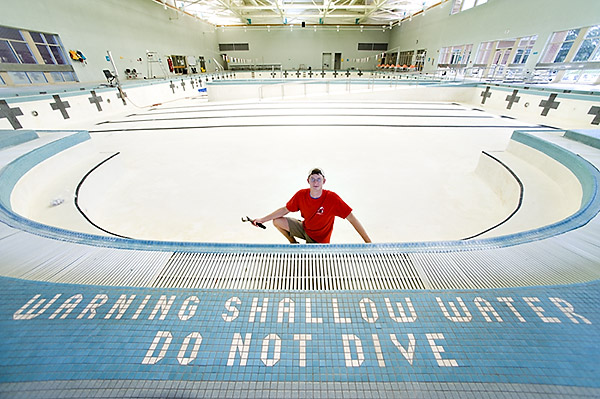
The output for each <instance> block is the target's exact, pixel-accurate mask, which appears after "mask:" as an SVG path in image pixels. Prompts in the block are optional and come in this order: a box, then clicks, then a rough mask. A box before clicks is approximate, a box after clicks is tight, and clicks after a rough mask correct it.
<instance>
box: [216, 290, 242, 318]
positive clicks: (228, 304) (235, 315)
mask: <svg viewBox="0 0 600 399" xmlns="http://www.w3.org/2000/svg"><path fill="white" fill-rule="evenodd" d="M232 302H235V303H236V304H238V305H241V304H242V301H240V298H238V297H237V296H234V297H233V298H229V299H228V300H227V302H225V309H227V310H228V311H229V312H233V314H232V315H228V314H227V313H223V314H221V317H222V318H223V320H225V321H226V322H228V323H229V322H232V321H234V320H235V319H237V318H238V316H239V315H240V311H239V309H238V308H236V307H235V306H233V305H232V304H231V303H232Z"/></svg>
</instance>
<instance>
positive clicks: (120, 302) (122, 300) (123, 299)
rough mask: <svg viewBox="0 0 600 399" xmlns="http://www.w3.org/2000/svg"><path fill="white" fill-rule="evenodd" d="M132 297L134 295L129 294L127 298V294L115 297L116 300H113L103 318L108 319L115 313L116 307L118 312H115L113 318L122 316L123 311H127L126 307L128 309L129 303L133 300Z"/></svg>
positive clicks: (133, 297)
mask: <svg viewBox="0 0 600 399" xmlns="http://www.w3.org/2000/svg"><path fill="white" fill-rule="evenodd" d="M134 299H135V295H131V296H130V297H129V299H127V295H125V294H123V295H121V296H120V297H119V299H117V302H115V304H114V305H113V307H112V308H111V309H110V312H108V313H107V314H106V316H104V318H105V319H110V318H111V317H112V315H113V314H114V313H115V311H116V310H117V309H118V310H119V313H117V317H115V319H117V320H119V319H120V318H121V317H123V315H124V314H125V312H127V309H129V306H130V305H131V302H133V300H134Z"/></svg>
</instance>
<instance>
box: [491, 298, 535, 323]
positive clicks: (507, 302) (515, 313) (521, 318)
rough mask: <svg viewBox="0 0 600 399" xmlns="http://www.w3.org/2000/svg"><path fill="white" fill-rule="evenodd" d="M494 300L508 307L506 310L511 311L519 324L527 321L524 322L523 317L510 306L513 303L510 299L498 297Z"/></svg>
mask: <svg viewBox="0 0 600 399" xmlns="http://www.w3.org/2000/svg"><path fill="white" fill-rule="evenodd" d="M496 299H497V300H498V301H500V302H502V303H504V304H505V305H506V306H508V308H509V309H510V310H511V312H513V314H514V315H515V316H517V319H519V321H520V322H521V323H526V322H527V320H525V318H524V317H523V316H521V313H519V311H518V310H517V309H516V308H515V306H514V305H513V304H512V303H513V302H514V300H513V299H512V298H511V297H498V298H496Z"/></svg>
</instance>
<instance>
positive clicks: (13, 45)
mask: <svg viewBox="0 0 600 399" xmlns="http://www.w3.org/2000/svg"><path fill="white" fill-rule="evenodd" d="M0 61H2V62H10V63H14V64H37V61H36V60H35V57H34V56H33V54H32V53H31V50H30V49H29V45H27V42H25V39H24V38H23V35H22V34H21V32H20V31H19V30H18V29H13V28H7V27H4V26H0Z"/></svg>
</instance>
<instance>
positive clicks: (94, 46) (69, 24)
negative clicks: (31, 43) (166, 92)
mask: <svg viewBox="0 0 600 399" xmlns="http://www.w3.org/2000/svg"><path fill="white" fill-rule="evenodd" d="M0 8H1V10H2V11H1V12H0V25H4V26H11V27H15V28H20V29H27V30H33V31H41V32H47V33H54V34H58V35H59V36H60V39H61V40H62V42H63V45H64V47H65V50H66V51H67V52H68V51H69V50H80V51H82V52H83V54H84V55H85V56H86V57H87V64H81V63H79V62H73V67H74V68H75V72H76V73H77V76H78V77H79V79H80V80H81V81H82V82H97V81H103V80H104V75H103V73H102V70H103V69H112V68H111V67H110V63H109V62H108V61H106V58H105V57H106V51H107V50H111V51H112V54H113V58H114V59H115V61H116V64H117V68H118V69H119V72H120V73H122V72H123V71H124V70H125V69H126V68H129V69H133V68H135V69H136V70H137V71H138V72H141V73H143V74H144V75H145V74H146V73H147V64H146V50H150V51H156V52H158V53H159V54H160V55H161V56H163V61H165V58H164V56H166V55H171V54H176V55H192V56H196V57H197V56H204V57H205V59H211V62H210V64H208V65H207V67H208V68H207V69H208V70H209V71H212V70H214V62H213V61H212V58H217V59H218V58H219V57H218V46H217V41H216V33H215V30H214V28H213V27H212V25H209V24H206V23H203V22H200V21H198V20H196V19H194V18H192V17H189V16H187V15H182V14H179V13H177V12H176V11H174V10H170V9H169V10H164V9H163V7H162V6H161V5H160V4H157V3H154V2H153V1H150V0H51V1H48V0H19V1H10V0H0ZM138 58H141V59H142V61H141V62H140V61H137V59H138ZM165 65H166V63H165ZM153 69H154V70H159V71H160V69H159V67H158V66H157V65H156V66H154V67H153ZM154 74H155V75H156V76H160V74H159V73H156V72H155V73H154Z"/></svg>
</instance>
